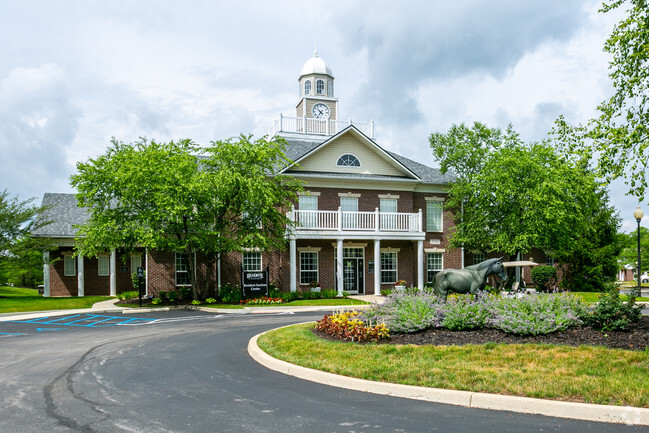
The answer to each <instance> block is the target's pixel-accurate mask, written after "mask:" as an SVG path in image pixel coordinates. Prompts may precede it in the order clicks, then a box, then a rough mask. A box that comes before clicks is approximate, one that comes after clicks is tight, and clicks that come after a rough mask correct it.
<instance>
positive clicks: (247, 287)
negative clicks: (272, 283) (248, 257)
mask: <svg viewBox="0 0 649 433" xmlns="http://www.w3.org/2000/svg"><path fill="white" fill-rule="evenodd" d="M241 287H242V289H243V296H244V298H259V297H260V296H268V270H265V271H242V272H241Z"/></svg>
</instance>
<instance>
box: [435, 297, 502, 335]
mask: <svg viewBox="0 0 649 433" xmlns="http://www.w3.org/2000/svg"><path fill="white" fill-rule="evenodd" d="M491 299H492V297H490V296H488V295H486V294H482V296H479V297H478V300H474V298H473V295H458V296H453V297H450V296H449V297H448V300H447V301H446V304H444V306H443V307H442V323H441V326H442V327H444V328H446V329H449V330H451V331H465V330H469V329H480V328H483V327H484V326H485V324H486V322H487V319H488V318H489V317H490V316H491V304H492V302H491Z"/></svg>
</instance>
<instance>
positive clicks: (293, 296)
mask: <svg viewBox="0 0 649 433" xmlns="http://www.w3.org/2000/svg"><path fill="white" fill-rule="evenodd" d="M299 296H300V294H299V293H298V292H280V295H279V296H278V298H280V299H281V300H282V302H293V301H297V299H298V297H299Z"/></svg>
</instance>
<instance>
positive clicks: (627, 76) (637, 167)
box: [554, 0, 649, 201]
mask: <svg viewBox="0 0 649 433" xmlns="http://www.w3.org/2000/svg"><path fill="white" fill-rule="evenodd" d="M618 8H626V16H625V17H624V19H622V20H621V21H620V22H619V23H618V24H617V25H616V26H615V28H614V29H613V32H612V33H611V35H610V36H609V38H608V40H607V41H606V43H605V44H604V51H605V52H607V53H610V54H611V56H612V59H611V60H610V62H609V70H610V72H609V77H610V78H611V79H612V82H613V87H614V88H615V93H614V94H613V96H611V97H610V98H609V99H607V100H605V101H603V102H602V103H601V104H600V105H599V106H598V107H597V111H598V113H599V114H598V116H597V117H595V118H593V119H591V120H590V121H589V122H587V124H586V125H576V126H575V125H572V124H571V123H570V119H565V118H564V117H560V118H559V119H558V120H557V123H556V127H555V129H554V133H555V135H556V136H557V138H558V140H557V141H558V142H559V143H560V144H561V145H562V147H563V149H564V150H565V151H566V153H578V154H580V155H582V156H583V157H584V158H585V159H586V160H592V161H594V164H593V165H594V167H596V169H597V172H598V174H599V175H600V176H601V177H602V178H603V179H607V180H608V181H611V180H613V179H617V178H623V179H624V180H625V183H626V184H627V186H628V187H629V190H628V193H629V194H631V195H633V196H635V197H638V199H639V200H640V201H644V199H645V195H646V188H647V176H646V172H647V166H648V164H649V6H648V5H647V2H646V0H626V1H625V0H616V1H612V2H608V3H604V5H603V7H602V9H601V10H600V12H604V13H608V12H610V11H613V10H615V9H618Z"/></svg>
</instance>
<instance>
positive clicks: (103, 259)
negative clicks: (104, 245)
mask: <svg viewBox="0 0 649 433" xmlns="http://www.w3.org/2000/svg"><path fill="white" fill-rule="evenodd" d="M97 275H99V276H100V277H107V276H108V275H110V256H109V255H108V254H101V255H99V256H97Z"/></svg>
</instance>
